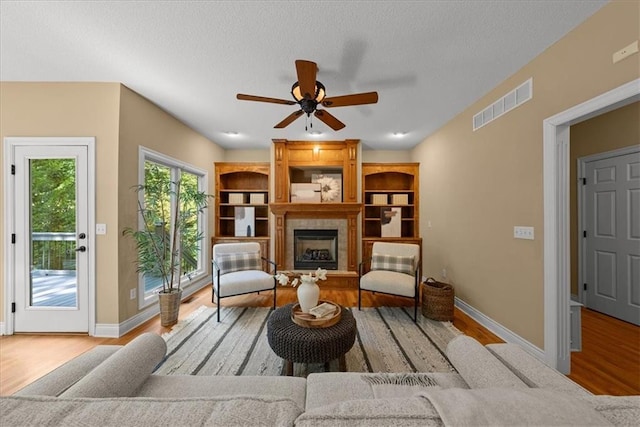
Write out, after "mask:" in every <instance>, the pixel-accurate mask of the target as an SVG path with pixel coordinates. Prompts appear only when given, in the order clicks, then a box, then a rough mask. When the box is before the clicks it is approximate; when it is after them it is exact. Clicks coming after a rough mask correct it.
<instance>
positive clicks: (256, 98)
mask: <svg viewBox="0 0 640 427" xmlns="http://www.w3.org/2000/svg"><path fill="white" fill-rule="evenodd" d="M236 98H238V99H240V100H242V101H259V102H271V103H272V104H284V105H293V104H296V102H295V101H287V100H286V99H278V98H267V97H265V96H255V95H245V94H243V93H239V94H237V95H236Z"/></svg>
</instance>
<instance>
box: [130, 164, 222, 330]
mask: <svg viewBox="0 0 640 427" xmlns="http://www.w3.org/2000/svg"><path fill="white" fill-rule="evenodd" d="M153 168H154V166H151V167H150V169H149V170H147V171H145V172H146V173H145V175H146V176H147V179H145V184H142V185H137V186H134V187H133V189H134V190H135V191H136V192H137V193H138V195H139V197H138V213H139V215H140V219H141V220H142V221H141V226H140V228H139V229H137V230H134V229H132V228H130V227H128V228H126V229H125V230H124V232H123V234H124V235H128V236H131V237H132V238H133V239H134V240H135V242H136V247H137V249H138V258H137V260H136V263H137V270H136V271H137V272H138V273H142V274H143V275H144V276H147V277H154V278H157V279H160V281H161V282H162V289H160V290H159V291H158V297H159V298H158V299H159V303H160V323H161V325H162V326H171V325H174V324H176V323H177V321H178V314H179V309H180V301H181V297H182V289H181V288H180V277H181V276H182V270H183V265H184V264H185V263H187V262H189V258H192V257H189V252H193V251H194V250H195V251H197V250H198V249H199V245H196V244H195V243H196V242H197V241H199V240H201V239H202V237H203V236H202V233H198V231H197V230H198V228H197V221H198V214H200V213H201V212H203V211H204V209H206V207H207V205H208V200H209V197H213V196H211V195H209V194H206V193H204V192H202V191H198V190H197V188H194V187H195V186H194V185H185V184H184V183H183V182H182V180H179V181H170V180H168V179H162V173H154V171H153V170H152V169H153ZM156 172H157V171H156ZM172 201H173V202H174V204H173V206H174V209H173V210H171V202H172ZM193 260H194V261H195V258H193ZM195 262H197V261H195Z"/></svg>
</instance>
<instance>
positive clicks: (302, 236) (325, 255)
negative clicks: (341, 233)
mask: <svg viewBox="0 0 640 427" xmlns="http://www.w3.org/2000/svg"><path fill="white" fill-rule="evenodd" d="M293 256H294V258H293V268H294V269H296V270H315V269H316V268H318V267H320V268H324V269H325V270H337V269H338V230H302V229H296V230H293Z"/></svg>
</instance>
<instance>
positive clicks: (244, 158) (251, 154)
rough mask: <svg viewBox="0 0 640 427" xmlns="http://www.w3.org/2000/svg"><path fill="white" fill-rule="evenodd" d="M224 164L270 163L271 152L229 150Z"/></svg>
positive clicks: (226, 152) (225, 154)
mask: <svg viewBox="0 0 640 427" xmlns="http://www.w3.org/2000/svg"><path fill="white" fill-rule="evenodd" d="M220 161H224V162H270V161H271V150H270V149H266V150H227V151H225V152H224V160H220Z"/></svg>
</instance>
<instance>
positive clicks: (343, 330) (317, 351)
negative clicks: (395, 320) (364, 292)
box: [267, 304, 357, 375]
mask: <svg viewBox="0 0 640 427" xmlns="http://www.w3.org/2000/svg"><path fill="white" fill-rule="evenodd" d="M293 306H294V304H287V305H285V306H282V307H280V308H278V309H276V310H275V311H274V312H273V313H271V316H269V320H268V321H267V339H268V341H269V346H271V349H272V350H273V352H274V353H275V354H277V355H278V356H280V357H282V358H283V359H284V360H285V366H286V374H287V375H293V364H294V363H324V364H325V367H326V366H327V365H328V364H329V362H330V361H332V360H334V359H338V360H339V367H340V371H342V372H344V371H345V370H346V363H345V359H344V355H345V354H346V353H347V352H348V351H349V350H351V347H353V343H354V342H355V340H356V331H357V329H356V319H354V318H353V314H351V312H350V311H349V310H345V309H343V310H342V317H341V319H340V321H339V322H338V323H336V324H335V325H333V326H330V327H328V328H304V327H302V326H299V325H297V324H295V323H294V322H293V320H291V309H292V308H293Z"/></svg>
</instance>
